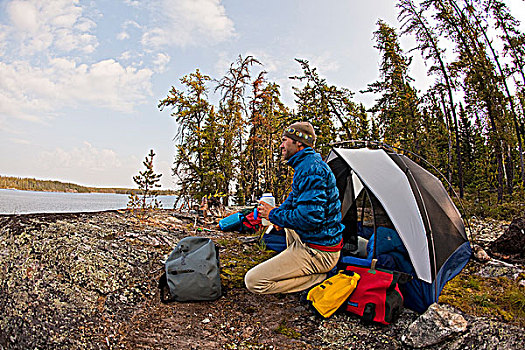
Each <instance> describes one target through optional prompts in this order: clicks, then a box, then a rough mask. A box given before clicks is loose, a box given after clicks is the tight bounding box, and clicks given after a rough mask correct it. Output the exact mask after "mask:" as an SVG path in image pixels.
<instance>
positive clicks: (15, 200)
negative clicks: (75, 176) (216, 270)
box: [0, 189, 175, 214]
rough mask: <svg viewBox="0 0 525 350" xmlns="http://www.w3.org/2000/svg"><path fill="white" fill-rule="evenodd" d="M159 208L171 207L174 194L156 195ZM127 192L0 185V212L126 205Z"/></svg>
mask: <svg viewBox="0 0 525 350" xmlns="http://www.w3.org/2000/svg"><path fill="white" fill-rule="evenodd" d="M157 199H158V200H159V201H160V202H161V203H162V208H165V209H170V208H173V203H174V201H175V196H158V197H157ZM128 201H129V197H128V195H127V194H114V193H63V192H37V191H20V190H7V189H0V214H29V213H74V212H89V211H102V210H113V209H124V208H126V206H127V204H128Z"/></svg>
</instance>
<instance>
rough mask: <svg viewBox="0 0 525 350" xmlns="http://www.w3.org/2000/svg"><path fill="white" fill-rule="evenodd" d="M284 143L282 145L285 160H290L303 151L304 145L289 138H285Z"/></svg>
mask: <svg viewBox="0 0 525 350" xmlns="http://www.w3.org/2000/svg"><path fill="white" fill-rule="evenodd" d="M282 140H283V143H281V146H280V147H281V153H282V155H283V158H284V159H285V160H288V159H290V158H291V157H292V156H293V155H294V154H296V153H297V152H299V151H300V150H301V149H303V147H302V144H301V143H299V142H296V141H294V140H292V139H291V138H289V137H287V136H283V138H282Z"/></svg>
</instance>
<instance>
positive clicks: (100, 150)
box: [0, 0, 525, 189]
mask: <svg viewBox="0 0 525 350" xmlns="http://www.w3.org/2000/svg"><path fill="white" fill-rule="evenodd" d="M507 3H508V5H509V7H510V8H511V11H512V13H513V15H514V16H515V17H516V18H518V19H519V20H521V21H522V25H521V28H522V32H523V31H525V30H523V29H524V23H523V22H525V2H524V1H523V0H508V1H507ZM379 19H382V20H383V21H385V22H386V23H388V24H389V25H390V26H392V27H395V28H398V27H399V23H398V22H397V10H396V8H395V0H325V1H318V0H265V1H247V0H244V1H240V0H120V1H119V0H112V1H107V0H87V1H79V0H12V1H8V0H0V175H3V176H16V177H31V178H36V179H42V180H59V181H64V182H72V183H76V184H79V185H84V186H95V187H127V188H135V187H136V185H135V183H134V182H133V176H134V175H137V174H138V172H139V171H140V170H143V169H144V167H143V165H142V161H143V160H144V157H146V155H147V154H148V153H149V150H150V149H153V150H154V152H155V153H156V156H155V158H154V170H155V172H156V173H161V174H163V176H162V178H161V184H162V188H165V189H168V188H175V183H174V178H173V177H172V175H171V170H170V169H171V165H172V163H173V159H174V143H173V137H174V135H175V132H176V127H177V126H176V123H175V121H174V118H173V117H171V116H170V114H171V111H170V110H169V109H165V110H164V111H160V110H159V109H158V107H157V105H158V102H159V100H162V99H163V98H165V97H166V96H167V94H168V92H169V90H170V89H171V87H172V86H175V87H177V88H180V87H181V85H180V81H179V80H180V78H182V77H183V76H185V75H187V74H190V73H192V72H194V71H195V70H196V69H197V68H198V69H199V70H200V71H201V72H202V73H204V74H207V75H209V76H211V77H212V78H217V79H218V78H221V77H222V76H224V75H225V74H226V72H227V70H228V68H229V66H230V64H231V63H232V62H234V61H235V60H236V59H237V58H238V57H239V55H242V57H246V56H248V55H251V56H253V57H255V58H257V59H258V60H259V61H261V63H262V64H263V67H262V69H264V70H265V71H267V72H268V75H267V77H268V79H269V80H270V81H273V82H276V83H278V84H279V85H280V86H281V94H282V99H283V101H284V102H285V104H286V105H287V106H288V107H291V108H293V100H294V97H293V90H292V86H297V85H296V84H297V82H294V81H292V80H290V79H289V77H290V76H294V75H299V74H300V73H301V69H300V66H299V64H298V63H297V62H295V60H294V59H295V58H299V59H306V60H308V61H310V63H311V66H312V67H316V68H317V70H318V72H319V74H320V75H321V77H322V78H325V79H326V80H327V82H328V83H329V84H331V85H336V86H339V87H345V88H348V89H350V90H351V91H354V92H356V95H355V97H354V100H355V101H356V102H362V103H363V104H364V105H365V106H367V107H371V106H372V105H373V103H374V98H373V96H370V95H361V94H359V93H358V91H359V90H362V89H365V88H366V87H367V84H369V83H372V82H374V81H376V80H377V79H378V78H379V72H378V64H379V54H378V51H377V49H375V48H374V45H375V41H374V39H373V32H374V31H375V30H376V29H377V25H376V23H377V21H378V20H379ZM401 45H402V48H403V50H404V51H405V52H408V50H410V49H411V48H413V47H414V41H413V40H412V39H411V38H402V39H401ZM426 69H427V68H426V66H425V64H424V62H423V61H422V60H421V58H420V57H419V56H418V55H417V54H414V63H413V64H412V68H411V71H410V74H411V76H413V77H414V78H415V83H414V84H415V86H416V88H418V89H420V90H425V87H426V86H428V84H429V83H430V80H429V77H428V75H427V72H426ZM294 84H295V85H294ZM211 95H213V94H211ZM210 98H211V100H212V102H213V98H214V96H210ZM215 98H216V97H215Z"/></svg>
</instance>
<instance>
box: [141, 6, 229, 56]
mask: <svg viewBox="0 0 525 350" xmlns="http://www.w3.org/2000/svg"><path fill="white" fill-rule="evenodd" d="M159 5H160V8H161V10H162V12H163V13H164V14H165V16H164V17H163V20H161V21H160V22H159V23H157V26H154V27H152V28H149V29H148V30H147V31H146V32H145V33H144V34H143V36H142V44H143V45H145V46H151V47H155V48H158V47H162V46H171V45H176V46H181V47H185V46H189V45H203V44H214V43H218V42H222V41H225V40H227V39H230V38H232V37H234V36H235V28H234V25H233V22H232V20H231V19H230V18H228V16H227V15H226V10H225V9H224V6H222V4H221V1H220V0H161V2H160V3H159Z"/></svg>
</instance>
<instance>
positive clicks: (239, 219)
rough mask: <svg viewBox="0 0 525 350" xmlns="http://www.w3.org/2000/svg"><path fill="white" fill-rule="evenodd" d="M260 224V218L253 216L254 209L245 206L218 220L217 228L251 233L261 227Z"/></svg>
mask: <svg viewBox="0 0 525 350" xmlns="http://www.w3.org/2000/svg"><path fill="white" fill-rule="evenodd" d="M261 224H262V221H261V218H260V217H255V210H254V209H252V208H247V209H243V210H241V211H238V212H235V213H233V214H231V215H229V216H227V217H225V218H224V219H222V220H221V221H219V228H220V229H221V231H238V232H239V233H249V234H251V233H255V232H257V231H258V230H259V229H260V228H261Z"/></svg>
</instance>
